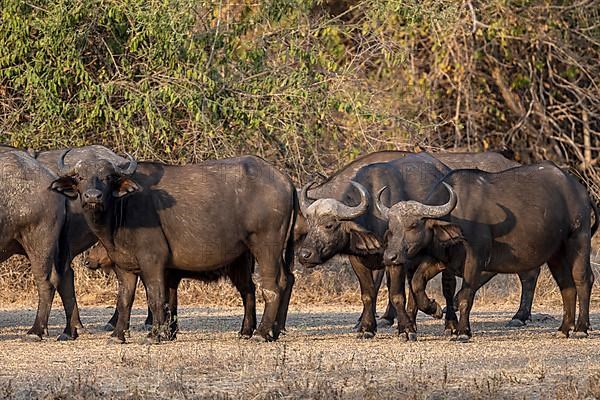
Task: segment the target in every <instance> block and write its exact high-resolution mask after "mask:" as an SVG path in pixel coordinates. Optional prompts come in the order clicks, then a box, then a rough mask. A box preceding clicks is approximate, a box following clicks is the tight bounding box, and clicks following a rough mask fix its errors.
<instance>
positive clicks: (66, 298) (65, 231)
mask: <svg viewBox="0 0 600 400" xmlns="http://www.w3.org/2000/svg"><path fill="white" fill-rule="evenodd" d="M15 150H17V149H15V148H14V147H12V146H7V145H0V153H1V152H10V151H15ZM27 153H28V155H30V156H31V157H34V158H36V160H37V161H38V162H40V163H41V164H42V165H44V166H45V167H46V168H47V169H48V170H50V171H51V172H52V173H54V174H58V166H57V164H58V161H59V160H60V157H61V155H62V154H63V153H64V150H49V151H42V152H35V151H33V150H31V149H29V150H27ZM102 158H105V159H108V160H110V161H111V162H113V163H115V164H116V165H124V164H128V162H129V161H128V160H126V159H124V158H122V157H119V156H118V155H116V154H114V153H113V152H112V151H110V150H109V149H107V148H106V147H103V146H99V145H93V146H85V147H81V148H75V149H73V150H72V151H71V152H69V155H68V157H67V160H66V161H67V162H70V163H75V162H78V161H81V160H86V161H90V162H94V161H97V160H99V159H102ZM46 194H48V196H50V197H52V198H54V197H55V194H54V193H50V192H48V191H45V192H43V193H42V195H46ZM62 201H63V204H64V208H65V210H64V211H65V212H63V213H62V214H61V215H62V216H59V215H57V216H56V218H63V221H62V230H61V232H60V235H59V236H60V246H61V249H62V255H63V257H62V258H61V259H60V263H61V265H59V266H58V271H59V272H60V278H61V279H60V281H59V293H60V294H61V298H62V299H63V304H64V305H65V307H67V308H68V309H69V310H70V311H69V313H68V314H69V315H70V318H69V320H68V322H67V327H66V328H65V330H64V332H63V334H61V335H60V336H59V337H58V339H59V340H69V339H75V338H76V337H77V336H78V329H80V328H82V327H83V325H82V324H81V320H80V317H79V309H78V307H77V301H76V298H75V287H74V273H73V269H72V267H71V262H72V261H73V258H75V257H76V256H77V255H79V254H80V253H82V252H83V251H85V250H87V249H88V248H89V247H90V246H92V245H93V244H94V243H96V241H97V238H96V236H95V235H94V234H93V233H92V232H91V231H90V229H89V228H88V226H87V223H86V222H85V219H84V217H83V214H82V210H81V205H80V204H79V203H77V202H67V201H66V200H65V199H64V198H63V199H62ZM55 239H56V240H57V241H58V240H59V237H58V236H57V237H56V238H55Z"/></svg>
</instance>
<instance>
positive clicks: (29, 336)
mask: <svg viewBox="0 0 600 400" xmlns="http://www.w3.org/2000/svg"><path fill="white" fill-rule="evenodd" d="M22 340H23V341H24V342H41V341H42V336H41V335H37V334H35V333H28V334H27V335H25V336H23V339H22Z"/></svg>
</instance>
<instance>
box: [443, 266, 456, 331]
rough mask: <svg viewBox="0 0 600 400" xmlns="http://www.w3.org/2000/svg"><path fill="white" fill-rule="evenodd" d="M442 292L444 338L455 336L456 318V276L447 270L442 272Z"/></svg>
mask: <svg viewBox="0 0 600 400" xmlns="http://www.w3.org/2000/svg"><path fill="white" fill-rule="evenodd" d="M442 292H443V293H444V299H445V300H446V318H445V326H444V334H445V335H446V336H450V337H455V336H457V335H458V334H457V329H458V318H457V317H456V312H455V310H454V293H455V292H456V276H454V274H452V273H451V272H450V271H448V270H444V271H442Z"/></svg>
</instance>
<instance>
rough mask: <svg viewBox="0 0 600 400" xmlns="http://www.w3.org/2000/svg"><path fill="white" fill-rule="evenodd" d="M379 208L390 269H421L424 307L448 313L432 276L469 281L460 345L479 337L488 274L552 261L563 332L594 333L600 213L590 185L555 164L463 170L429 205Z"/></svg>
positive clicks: (419, 295)
mask: <svg viewBox="0 0 600 400" xmlns="http://www.w3.org/2000/svg"><path fill="white" fill-rule="evenodd" d="M376 203H377V205H378V209H379V210H380V212H381V214H382V215H383V216H384V217H386V218H387V219H388V220H389V233H388V241H387V248H386V250H385V253H384V260H385V262H386V264H392V265H393V264H406V263H407V262H414V263H415V264H419V266H418V269H417V271H416V272H415V275H414V277H413V279H412V287H413V290H414V292H415V297H416V301H417V305H418V307H419V309H420V310H422V311H423V312H425V313H428V314H435V313H437V312H438V310H439V309H440V307H439V305H438V304H437V303H436V302H435V301H430V300H429V298H428V297H427V295H426V293H425V286H426V283H427V281H428V280H429V279H431V278H432V277H433V276H435V275H436V274H437V273H439V272H440V271H442V270H444V269H448V270H449V271H451V272H452V273H454V274H456V275H458V276H462V277H463V286H462V289H461V290H460V292H459V293H458V307H459V311H460V320H459V322H458V331H457V335H458V340H460V341H467V340H469V338H470V337H471V328H470V324H469V313H470V311H471V307H472V305H473V299H474V296H475V292H476V290H477V286H478V283H479V282H480V280H481V275H482V273H484V272H493V273H515V272H521V271H527V270H532V269H535V268H537V267H538V266H539V265H541V264H543V263H544V262H546V263H547V264H548V267H549V269H550V271H551V273H552V276H553V277H554V279H555V280H556V282H557V283H558V285H559V287H560V290H561V295H562V298H563V308H564V315H563V321H562V324H561V326H560V328H559V332H560V333H561V334H562V335H564V336H565V337H568V336H569V332H570V331H571V330H573V329H574V330H575V336H576V337H580V336H587V330H588V328H589V302H590V293H591V288H592V283H593V279H594V278H593V274H592V270H591V267H590V240H591V236H592V235H593V234H594V233H595V231H596V230H597V228H598V222H599V215H598V209H597V208H596V206H595V205H594V204H592V203H591V202H590V198H589V196H588V194H587V192H586V190H585V188H584V187H583V186H582V185H581V184H579V183H578V182H577V181H576V180H575V179H574V178H573V177H571V176H570V175H568V174H567V173H565V172H564V171H562V170H561V169H560V168H558V167H557V166H556V165H555V164H553V163H551V162H543V163H540V164H536V165H529V166H522V167H515V168H512V169H509V170H506V171H503V172H498V173H487V172H482V171H478V170H455V171H453V172H451V173H449V174H448V175H447V176H446V177H445V178H444V179H443V180H442V181H441V182H440V183H438V184H437V185H436V186H435V187H434V188H433V190H432V192H431V193H430V194H429V195H428V196H427V198H426V199H425V201H424V202H423V203H425V204H423V203H421V202H418V201H401V202H398V203H391V204H394V205H393V206H391V207H389V208H388V207H387V206H386V205H384V200H382V201H380V200H376ZM388 204H390V203H388ZM426 204H430V205H426ZM592 210H593V212H594V214H595V222H594V224H593V226H591V221H590V214H591V212H592ZM576 298H578V299H579V317H578V319H577V325H575V310H576V306H575V301H576Z"/></svg>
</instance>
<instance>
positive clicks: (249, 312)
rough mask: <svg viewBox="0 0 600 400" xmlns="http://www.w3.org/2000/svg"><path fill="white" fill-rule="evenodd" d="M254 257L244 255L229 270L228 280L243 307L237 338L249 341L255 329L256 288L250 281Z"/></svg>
mask: <svg viewBox="0 0 600 400" xmlns="http://www.w3.org/2000/svg"><path fill="white" fill-rule="evenodd" d="M253 271H254V257H252V255H251V254H249V253H246V254H244V255H243V256H241V257H240V258H239V259H238V260H237V261H235V262H234V263H233V264H232V265H231V266H230V268H229V279H231V283H233V285H234V286H235V288H236V289H237V290H238V292H239V293H240V296H241V297H242V303H243V305H244V319H243V321H242V328H241V329H240V332H239V337H240V338H243V339H250V338H251V337H252V335H253V334H254V330H255V329H256V288H255V286H254V281H253V280H252V272H253Z"/></svg>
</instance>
